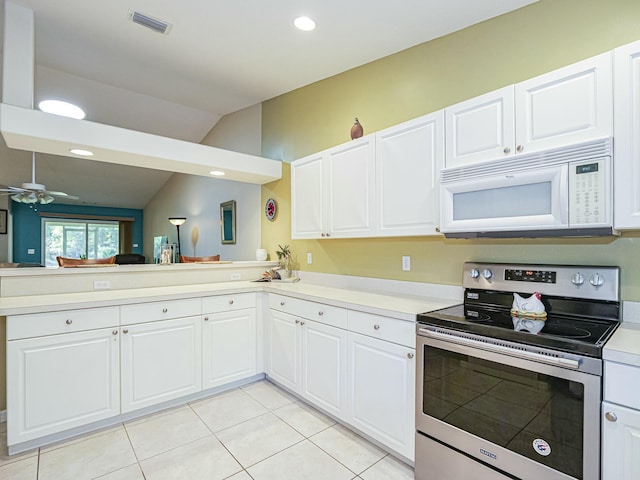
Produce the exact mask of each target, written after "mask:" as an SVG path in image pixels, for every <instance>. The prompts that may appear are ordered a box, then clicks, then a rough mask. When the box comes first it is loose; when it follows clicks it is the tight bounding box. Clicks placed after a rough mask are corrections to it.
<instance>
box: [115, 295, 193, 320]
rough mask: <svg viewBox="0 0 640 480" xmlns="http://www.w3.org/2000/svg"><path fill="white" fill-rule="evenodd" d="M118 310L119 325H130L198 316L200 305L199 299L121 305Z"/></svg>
mask: <svg viewBox="0 0 640 480" xmlns="http://www.w3.org/2000/svg"><path fill="white" fill-rule="evenodd" d="M120 309H121V310H120V319H121V324H122V325H131V324H132V323H145V322H155V321H157V320H168V319H170V318H181V317H191V316H194V315H200V313H201V311H202V303H201V301H200V299H199V298H190V299H186V300H168V301H166V302H150V303H139V304H137V305H123V306H122V307H120Z"/></svg>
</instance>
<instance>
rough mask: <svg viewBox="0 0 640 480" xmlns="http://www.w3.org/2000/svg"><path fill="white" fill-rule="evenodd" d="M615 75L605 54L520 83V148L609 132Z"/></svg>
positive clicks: (517, 91) (532, 148)
mask: <svg viewBox="0 0 640 480" xmlns="http://www.w3.org/2000/svg"><path fill="white" fill-rule="evenodd" d="M612 77H613V76H612V66H611V53H605V54H602V55H598V56H596V57H592V58H589V59H587V60H584V61H582V62H578V63H574V64H573V65H569V66H567V67H564V68H561V69H559V70H555V71H553V72H550V73H547V74H544V75H540V76H538V77H535V78H532V79H530V80H527V81H525V82H521V83H518V84H516V86H515V99H516V152H517V153H521V152H527V153H528V152H531V151H536V150H544V149H547V148H553V147H557V146H562V145H570V144H573V143H580V142H585V141H587V140H593V139H596V138H602V137H609V136H611V134H612V122H613V118H612V117H613V103H612V102H613V83H612Z"/></svg>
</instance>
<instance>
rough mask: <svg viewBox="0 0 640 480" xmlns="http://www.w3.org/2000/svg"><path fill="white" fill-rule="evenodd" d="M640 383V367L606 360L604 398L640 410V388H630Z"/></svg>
mask: <svg viewBox="0 0 640 480" xmlns="http://www.w3.org/2000/svg"><path fill="white" fill-rule="evenodd" d="M639 384H640V367H633V366H631V365H624V364H622V363H615V362H608V361H605V362H604V399H605V400H606V401H607V402H613V403H617V404H618V405H624V406H627V407H631V408H635V409H638V410H640V390H638V389H637V388H629V386H630V385H639Z"/></svg>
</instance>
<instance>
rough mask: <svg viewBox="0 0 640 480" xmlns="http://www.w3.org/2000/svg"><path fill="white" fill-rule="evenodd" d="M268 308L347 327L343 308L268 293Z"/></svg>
mask: <svg viewBox="0 0 640 480" xmlns="http://www.w3.org/2000/svg"><path fill="white" fill-rule="evenodd" d="M269 308H271V309H273V310H279V311H281V312H285V313H288V314H290V315H295V316H297V317H302V318H308V319H309V320H315V321H316V322H320V323H325V324H327V325H333V326H335V327H338V328H343V329H346V328H347V311H346V310H345V309H344V308H339V307H334V306H332V305H324V304H322V303H316V302H310V301H308V300H300V299H299V298H293V297H286V296H284V295H274V294H269Z"/></svg>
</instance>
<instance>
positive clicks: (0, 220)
mask: <svg viewBox="0 0 640 480" xmlns="http://www.w3.org/2000/svg"><path fill="white" fill-rule="evenodd" d="M7 213H8V210H3V209H0V235H1V234H5V235H6V233H7Z"/></svg>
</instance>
